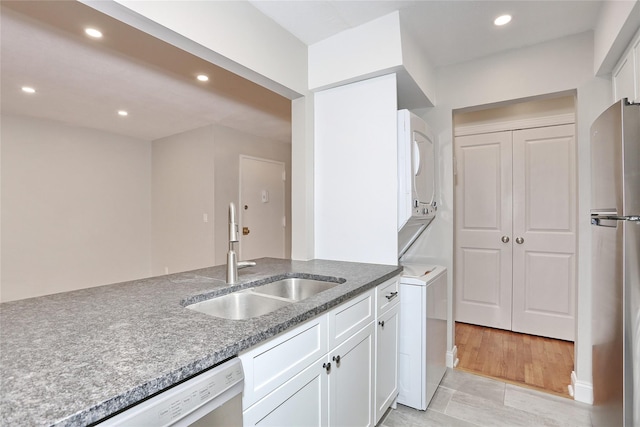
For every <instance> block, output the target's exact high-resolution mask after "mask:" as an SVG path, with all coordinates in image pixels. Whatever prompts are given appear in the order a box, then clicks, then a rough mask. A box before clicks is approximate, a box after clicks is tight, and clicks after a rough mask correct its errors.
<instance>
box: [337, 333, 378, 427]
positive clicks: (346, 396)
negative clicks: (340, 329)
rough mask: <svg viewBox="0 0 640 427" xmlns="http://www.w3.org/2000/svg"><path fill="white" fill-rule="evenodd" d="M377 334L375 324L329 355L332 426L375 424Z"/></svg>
mask: <svg viewBox="0 0 640 427" xmlns="http://www.w3.org/2000/svg"><path fill="white" fill-rule="evenodd" d="M374 333H375V330H374V324H373V322H372V323H370V324H369V325H367V326H366V327H365V328H364V329H362V330H360V332H358V333H356V334H355V335H353V336H352V337H350V338H349V339H348V340H346V341H345V342H344V343H342V344H341V345H340V346H339V347H337V348H336V349H335V350H333V351H331V352H330V354H329V356H330V359H331V364H332V365H331V373H330V374H329V425H331V426H360V427H364V426H374V425H375V423H374V420H373V417H374V400H373V395H374V367H375V347H374ZM338 357H339V359H338ZM338 360H339V361H338Z"/></svg>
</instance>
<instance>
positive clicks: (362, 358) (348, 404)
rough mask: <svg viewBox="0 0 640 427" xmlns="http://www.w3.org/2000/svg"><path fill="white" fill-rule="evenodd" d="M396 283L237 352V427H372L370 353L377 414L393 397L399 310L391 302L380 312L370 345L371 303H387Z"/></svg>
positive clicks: (373, 405) (373, 307) (392, 281)
mask: <svg viewBox="0 0 640 427" xmlns="http://www.w3.org/2000/svg"><path fill="white" fill-rule="evenodd" d="M398 279H399V276H398V277H395V278H393V279H390V280H388V281H386V282H385V283H383V284H381V285H379V286H378V287H377V288H376V289H371V290H369V291H367V292H365V293H363V294H361V295H358V296H356V297H354V298H352V299H351V300H348V301H347V302H345V303H343V304H341V305H339V306H338V307H336V308H334V309H333V310H331V311H329V312H328V313H325V314H323V315H320V316H318V317H317V318H315V319H312V320H310V321H307V322H305V323H304V324H302V325H301V326H299V327H297V328H295V329H293V330H292V331H288V332H285V333H283V334H281V335H279V336H277V337H275V338H273V339H272V340H269V341H268V342H266V343H264V344H262V345H259V346H257V347H254V348H252V349H250V350H249V351H247V352H245V353H242V354H241V355H240V360H241V361H242V364H243V368H244V371H245V390H244V398H243V413H244V425H245V426H255V425H260V426H263V425H264V426H326V425H331V426H373V425H375V417H376V397H375V396H376V391H375V390H376V386H377V384H376V367H377V366H378V365H377V364H376V361H377V356H376V353H377V351H378V349H379V351H380V352H381V353H382V356H381V360H382V362H383V365H382V366H379V367H378V374H379V377H378V378H379V381H380V393H379V395H380V396H381V397H380V399H379V401H378V410H379V412H382V413H384V411H386V409H387V408H388V407H389V405H390V404H391V403H392V401H393V399H395V396H396V395H397V370H398V360H397V359H398V356H397V355H398V321H399V317H398V316H399V310H400V303H399V298H397V297H393V298H391V299H390V301H393V304H388V305H384V310H383V311H382V312H381V313H382V314H381V315H380V316H381V317H380V321H381V322H384V325H385V326H384V328H383V331H382V332H384V333H382V332H381V333H380V335H379V336H380V341H379V343H380V344H379V345H378V346H376V342H377V341H376V339H377V338H378V336H377V331H376V326H375V325H376V322H375V321H376V302H375V300H376V296H377V295H379V296H380V298H381V300H383V301H389V299H387V298H386V297H385V296H386V295H388V294H390V293H393V292H398ZM396 295H397V293H396ZM381 328H382V327H381Z"/></svg>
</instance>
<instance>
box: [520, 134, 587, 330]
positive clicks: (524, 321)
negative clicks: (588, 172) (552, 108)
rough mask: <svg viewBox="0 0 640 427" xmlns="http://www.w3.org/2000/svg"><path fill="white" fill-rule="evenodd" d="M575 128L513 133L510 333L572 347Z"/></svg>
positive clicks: (573, 327) (574, 282) (574, 238)
mask: <svg viewBox="0 0 640 427" xmlns="http://www.w3.org/2000/svg"><path fill="white" fill-rule="evenodd" d="M575 152H576V147H575V126H574V125H573V124H571V125H562V126H549V127H544V128H535V129H524V130H519V131H515V132H514V133H513V317H512V329H513V330H514V331H516V332H524V333H527V334H532V335H541V336H546V337H552V338H559V339H564V340H569V341H573V340H574V333H575V287H576V274H575V271H576V265H575V263H576V257H575V253H576V164H575V163H576V162H575Z"/></svg>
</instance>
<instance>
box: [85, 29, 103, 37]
mask: <svg viewBox="0 0 640 427" xmlns="http://www.w3.org/2000/svg"><path fill="white" fill-rule="evenodd" d="M84 33H85V34H86V35H88V36H89V37H93V38H94V39H99V38H102V31H100V30H96V29H95V28H85V29H84Z"/></svg>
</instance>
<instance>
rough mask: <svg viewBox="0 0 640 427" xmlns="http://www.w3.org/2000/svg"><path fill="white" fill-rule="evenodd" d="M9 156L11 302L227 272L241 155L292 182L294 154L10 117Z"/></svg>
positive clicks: (217, 136)
mask: <svg viewBox="0 0 640 427" xmlns="http://www.w3.org/2000/svg"><path fill="white" fill-rule="evenodd" d="M1 151H2V155H1V157H0V159H1V161H2V164H1V167H0V171H1V173H2V175H1V178H2V179H1V183H2V192H1V196H2V200H1V204H0V206H1V207H2V215H1V216H0V218H1V229H2V235H1V243H2V244H1V248H0V249H1V253H2V260H1V271H2V276H1V279H2V282H1V286H0V299H1V300H2V301H11V300H16V299H23V298H30V297H34V296H41V295H48V294H52V293H57V292H65V291H70V290H75V289H82V288H87V287H92V286H98V285H104V284H109V283H116V282H121V281H126V280H133V279H137V278H142V277H148V276H152V275H161V274H165V271H167V270H168V272H170V273H174V272H177V271H186V270H190V269H194V268H199V267H205V266H210V265H214V264H223V263H224V262H226V258H225V256H226V252H227V207H228V203H229V201H232V200H233V201H235V202H236V203H238V193H239V157H240V155H241V154H245V155H250V156H255V157H262V158H266V159H272V160H278V161H282V162H284V163H285V165H286V170H287V176H288V177H290V176H291V144H286V143H281V142H276V141H271V140H266V139H264V138H260V137H256V136H253V135H248V134H245V133H243V132H240V131H236V130H233V129H229V128H225V127H221V126H206V127H203V128H199V129H194V130H192V131H188V132H184V133H182V134H179V135H174V136H171V137H167V138H163V139H161V140H157V141H154V142H148V141H141V140H136V139H132V138H128V137H124V136H120V135H115V134H109V133H105V132H100V131H94V130H90V129H84V128H78V127H73V126H68V125H65V124H61V123H57V122H53V121H44V120H37V119H31V118H26V117H14V116H3V117H2V134H1ZM285 208H286V212H287V216H288V217H290V212H291V185H290V181H288V182H287V185H286V204H285ZM204 215H207V222H205V220H204ZM286 234H287V239H286V241H285V245H286V246H285V250H286V256H287V257H289V256H290V253H291V226H290V221H288V226H287V229H286Z"/></svg>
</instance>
